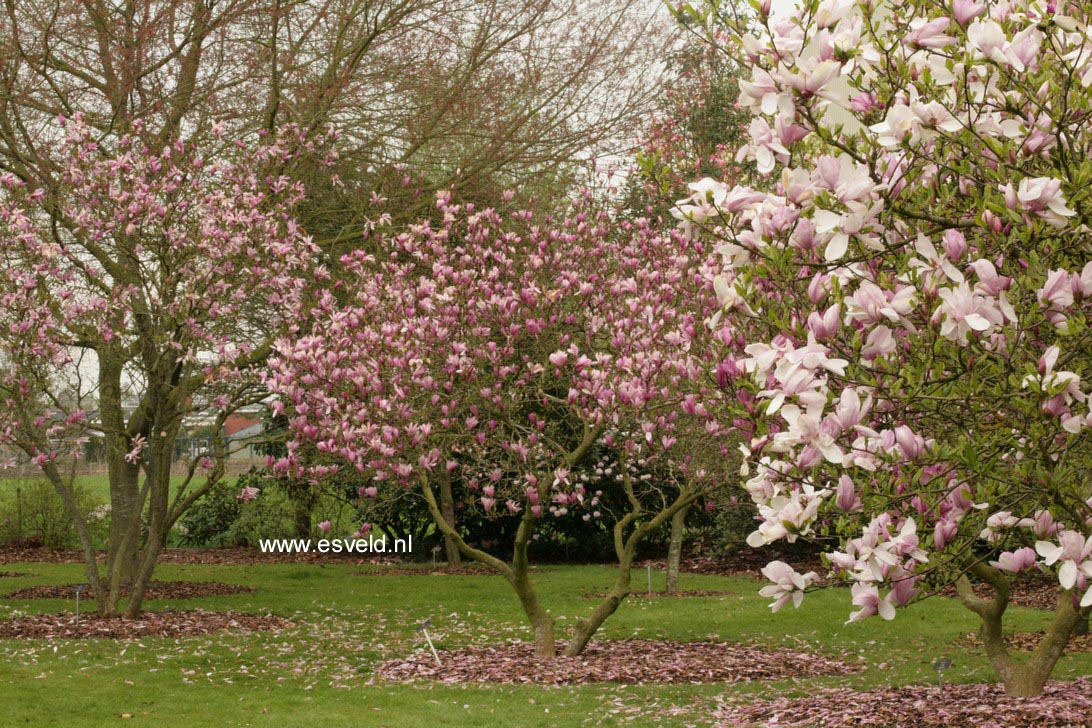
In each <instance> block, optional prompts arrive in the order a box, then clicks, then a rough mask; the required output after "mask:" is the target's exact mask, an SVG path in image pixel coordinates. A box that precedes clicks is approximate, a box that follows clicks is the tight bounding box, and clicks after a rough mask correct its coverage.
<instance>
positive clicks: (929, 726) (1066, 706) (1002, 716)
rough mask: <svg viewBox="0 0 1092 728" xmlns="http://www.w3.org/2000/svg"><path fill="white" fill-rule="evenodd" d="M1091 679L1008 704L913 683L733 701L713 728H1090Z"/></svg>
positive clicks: (1004, 699) (965, 689) (996, 690)
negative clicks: (715, 727)
mask: <svg viewBox="0 0 1092 728" xmlns="http://www.w3.org/2000/svg"><path fill="white" fill-rule="evenodd" d="M1090 716H1092V678H1087V677H1083V678H1081V679H1079V680H1076V681H1074V682H1062V681H1053V682H1050V683H1048V684H1047V686H1046V689H1045V690H1044V692H1043V694H1042V695H1041V696H1039V697H1037V698H1010V697H1008V696H1007V695H1005V691H1004V690H1003V689H1002V688H1001V686H1000V685H988V684H974V685H945V686H944V688H943V690H942V689H941V688H940V687H938V686H936V685H932V686H920V685H911V686H907V687H898V688H881V689H877V690H869V691H866V692H855V691H852V690H821V691H818V692H817V693H816V694H815V695H812V696H810V697H806V698H779V699H776V700H756V699H755V697H754V696H740V697H734V698H732V699H731V700H730V701H728V702H725V703H722V705H721V706H720V708H719V709H718V710H717V714H716V717H717V725H718V726H724V727H725V728H727V727H728V726H732V727H733V728H734V727H735V726H777V727H778V728H803V727H804V726H809V727H810V726H825V727H826V728H849V727H850V726H852V727H853V728H863V727H864V726H884V728H950V727H951V726H975V728H1078V727H1079V726H1088V725H1089V724H1090V722H1092V717H1090Z"/></svg>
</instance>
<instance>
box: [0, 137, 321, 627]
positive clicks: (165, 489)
mask: <svg viewBox="0 0 1092 728" xmlns="http://www.w3.org/2000/svg"><path fill="white" fill-rule="evenodd" d="M140 128H141V125H140V124H139V123H137V124H136V125H135V129H136V130H138V131H139V129H140ZM46 133H52V134H55V135H56V136H57V137H58V139H59V141H60V144H61V145H62V146H63V151H64V153H65V156H66V157H67V163H66V164H65V165H64V166H63V167H62V168H60V169H57V170H54V176H53V178H52V179H51V180H50V185H49V188H48V191H44V190H43V189H42V188H40V187H38V186H37V185H36V182H35V180H33V179H30V180H20V179H19V178H18V177H16V176H15V175H13V174H5V175H4V176H3V177H2V178H0V182H2V185H3V187H2V189H0V258H2V261H3V265H0V302H2V306H0V453H6V454H7V455H8V457H7V458H6V459H5V462H4V463H3V464H4V465H6V466H10V465H13V464H14V462H15V458H14V457H12V455H13V454H14V453H18V452H20V451H21V452H22V453H23V454H24V456H25V457H26V458H28V459H30V460H31V461H32V462H33V464H34V465H36V466H37V467H39V468H40V469H41V471H42V473H43V475H44V476H45V477H46V478H47V479H48V480H49V481H50V482H51V483H52V484H53V486H54V488H55V489H56V491H57V493H58V494H59V495H60V497H61V499H62V500H63V502H64V504H65V508H66V510H67V513H68V515H69V516H70V517H71V519H72V522H73V524H74V526H75V530H76V532H77V534H78V535H79V538H80V542H81V544H82V547H83V553H84V557H85V558H86V561H87V576H88V579H89V581H90V583H91V587H92V590H93V592H94V595H95V599H96V601H97V602H98V607H99V611H100V612H102V613H104V614H116V613H118V611H119V600H120V598H121V596H122V594H123V592H124V591H126V590H128V589H131V596H130V599H129V602H128V606H127V610H126V612H127V614H128V615H130V616H133V615H135V614H137V613H138V612H139V611H140V609H141V604H142V602H143V597H144V591H145V587H146V586H147V584H148V582H149V580H150V579H151V576H152V571H153V569H154V567H155V563H156V557H157V555H158V553H159V551H160V549H161V548H162V546H163V545H164V542H165V539H166V535H167V532H168V530H169V529H170V527H171V526H172V524H173V523H174V522H175V521H176V520H177V519H178V517H179V516H180V515H181V514H182V513H183V511H184V510H185V509H186V508H187V507H188V506H189V505H190V504H191V503H193V502H194V500H196V498H198V497H199V496H200V495H201V494H202V493H204V492H205V491H207V490H208V488H210V487H212V485H213V484H215V483H216V481H217V480H218V479H219V477H220V475H221V474H222V472H223V460H224V457H225V456H226V455H227V450H226V445H225V443H224V442H223V441H222V440H220V439H219V438H213V444H212V445H211V446H210V448H209V450H208V451H207V452H205V453H202V454H201V456H200V457H198V458H195V459H194V460H193V461H192V463H191V464H190V466H189V468H188V471H187V472H186V473H185V477H184V479H183V480H182V481H181V482H179V483H176V484H175V486H174V487H173V488H172V487H171V466H172V462H173V460H174V453H175V444H176V441H177V439H178V436H179V433H180V430H181V428H182V426H183V419H184V418H185V417H187V416H188V415H191V414H193V413H196V412H203V413H204V415H205V417H206V418H211V421H212V422H213V423H215V424H214V427H213V429H214V430H219V429H220V426H221V425H222V424H223V421H224V419H225V418H226V417H227V415H228V414H230V413H231V412H232V411H234V410H235V409H237V408H238V407H239V406H240V405H242V404H246V403H249V402H254V401H258V400H260V399H261V397H262V396H263V390H262V389H261V387H260V384H259V382H258V379H257V376H256V374H255V373H254V371H253V370H254V368H255V366H256V365H258V364H260V363H261V362H263V361H264V358H265V356H266V355H267V354H268V352H269V347H270V343H271V341H272V339H273V337H274V336H275V335H276V334H277V332H278V331H279V325H280V320H281V312H282V311H286V310H292V309H293V308H295V307H297V306H298V301H299V297H300V295H301V291H302V290H303V288H304V285H305V284H306V283H307V282H309V280H310V278H311V273H309V270H310V261H311V257H312V254H313V253H314V250H313V246H312V245H311V243H310V241H309V240H308V239H307V238H306V237H305V236H304V235H303V234H302V233H301V231H300V230H299V229H297V227H296V226H295V224H294V223H293V222H292V219H291V217H290V214H289V213H290V211H291V206H292V204H293V203H294V202H295V201H296V200H297V199H298V197H299V191H298V190H297V189H296V188H295V187H294V186H293V185H291V184H289V183H288V182H287V181H286V180H284V179H282V178H277V177H268V178H267V177H265V176H261V175H259V174H258V170H259V169H262V168H266V167H276V166H278V165H280V164H281V163H282V162H283V155H284V154H286V153H287V152H285V148H284V147H283V146H282V145H280V144H272V145H268V146H265V147H262V148H261V149H258V150H254V151H249V152H248V151H246V150H245V149H240V150H238V154H237V155H236V156H237V157H238V159H237V160H236V161H234V162H229V161H223V160H219V161H206V160H203V159H202V157H201V154H200V150H199V149H197V148H195V147H193V146H192V145H189V144H186V143H184V142H182V141H177V142H174V143H172V144H170V145H168V146H164V147H152V146H149V145H147V144H146V143H145V142H143V141H141V139H140V138H139V137H138V136H136V135H133V136H126V137H123V138H121V139H120V141H118V143H117V146H116V147H113V148H109V149H107V148H100V146H99V145H98V144H97V143H96V142H95V140H94V138H93V137H92V135H91V133H90V132H89V130H88V128H87V127H86V126H85V125H84V124H83V123H82V121H81V120H80V119H78V118H77V119H75V120H69V121H67V122H65V121H64V120H62V121H61V123H60V126H57V127H53V128H51V129H48V130H47V131H46ZM297 141H298V140H297ZM318 274H319V276H320V277H321V269H319V271H318ZM129 403H131V404H129ZM90 437H96V438H101V441H102V443H103V450H104V452H105V458H106V463H107V467H108V472H109V481H110V506H111V519H110V533H109V541H108V544H107V552H106V562H105V565H104V567H102V568H100V567H99V566H98V565H97V564H96V554H95V550H94V548H95V544H94V543H93V542H92V540H91V536H90V533H89V530H88V524H87V521H86V519H85V517H84V514H83V513H81V511H80V510H79V508H78V507H77V504H76V497H75V491H74V473H75V470H74V469H73V468H70V467H67V465H68V464H69V463H71V462H72V461H73V460H75V459H76V458H78V457H79V456H80V454H81V453H82V452H83V447H82V446H83V443H84V442H85V441H86V440H87V438H90ZM195 476H197V477H195ZM202 476H203V479H202Z"/></svg>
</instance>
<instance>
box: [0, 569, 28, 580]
mask: <svg viewBox="0 0 1092 728" xmlns="http://www.w3.org/2000/svg"><path fill="white" fill-rule="evenodd" d="M20 576H27V574H24V573H23V572H21V571H0V579H18V578H19V577H20Z"/></svg>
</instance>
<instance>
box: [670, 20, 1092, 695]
mask: <svg viewBox="0 0 1092 728" xmlns="http://www.w3.org/2000/svg"><path fill="white" fill-rule="evenodd" d="M1089 11H1090V7H1089V5H1088V4H1087V3H1064V2H1057V3H1056V2H1031V3H1028V2H1022V1H1018V2H997V3H992V4H984V3H980V2H975V1H974V0H955V2H954V4H951V5H949V4H948V3H939V2H924V1H920V2H919V1H913V0H912V1H908V2H887V3H882V4H876V5H873V4H870V3H867V2H860V3H857V2H827V1H824V2H818V1H809V2H803V3H801V4H798V6H797V7H796V8H795V9H794V10H793V12H792V13H790V14H789V16H787V17H784V18H781V19H776V18H773V17H771V16H770V14H769V4H768V3H766V4H765V5H762V6H759V7H757V12H758V22H757V26H756V27H757V28H758V30H756V31H754V32H753V33H748V32H746V31H745V30H744V29H742V28H741V29H740V32H739V33H738V34H737V36H736V37H735V42H736V44H737V45H735V46H733V49H734V51H735V52H737V53H739V54H741V55H743V56H745V57H746V60H747V61H749V62H750V64H751V65H752V67H753V70H752V73H751V76H750V78H749V79H747V80H745V81H741V83H740V87H741V96H740V99H741V103H743V104H744V105H746V106H747V107H748V108H749V109H750V110H751V112H752V113H753V114H754V120H753V121H752V122H751V125H750V143H749V145H748V147H747V149H748V152H747V153H748V154H749V155H750V156H751V157H752V158H753V159H754V160H755V162H756V165H757V167H758V169H759V170H760V171H761V172H763V173H766V174H768V175H769V177H768V181H767V182H766V184H763V185H759V186H757V188H755V189H751V188H746V187H740V186H735V187H729V186H728V185H726V184H721V183H718V182H715V181H712V180H704V181H702V182H701V183H698V184H695V185H693V193H694V194H693V196H692V197H690V198H689V199H687V200H685V201H683V202H682V203H681V204H680V206H679V208H678V213H679V215H680V216H681V217H683V218H684V225H685V226H686V227H687V228H689V229H690V230H691V231H694V233H695V234H699V230H701V229H704V230H705V231H708V233H710V234H711V235H712V236H713V237H715V238H716V239H718V240H719V241H720V252H721V254H722V256H723V265H722V270H721V273H720V277H719V278H718V280H717V283H716V289H717V292H718V295H719V298H720V301H721V303H722V305H723V307H724V311H725V312H726V315H727V316H728V318H729V319H730V320H732V321H734V322H735V326H736V328H737V330H738V332H739V333H740V334H741V336H742V338H743V339H744V346H743V347H741V348H737V349H734V350H732V349H728V350H727V351H726V354H725V357H724V359H723V361H722V362H721V363H720V365H719V366H720V368H719V372H720V375H721V377H722V378H723V380H724V382H725V384H726V385H727V386H728V387H729V388H730V389H731V390H733V391H734V393H735V395H736V396H735V404H734V405H733V408H732V409H733V410H735V414H736V415H737V416H738V417H740V418H743V419H746V420H747V421H748V423H749V424H748V427H749V428H750V436H751V440H750V443H749V444H748V445H747V446H746V448H745V451H744V456H745V467H746V469H747V470H746V473H745V475H747V476H748V479H747V480H746V483H745V487H746V489H747V491H748V492H749V493H750V495H751V497H752V498H753V499H754V501H755V503H756V504H757V505H758V508H759V512H760V518H761V524H760V525H759V527H758V529H757V530H756V531H755V532H754V533H753V534H752V535H751V537H750V539H749V542H750V543H751V545H753V546H762V545H764V544H768V543H772V542H775V541H779V540H782V539H784V540H786V541H794V540H796V539H798V538H806V537H809V536H810V535H812V534H815V533H820V532H833V533H834V534H836V535H838V536H840V537H841V547H840V549H837V550H835V551H833V552H831V553H829V554H827V557H828V558H829V562H830V565H831V567H832V570H833V572H834V574H836V575H838V576H841V577H843V578H844V579H846V580H848V581H849V582H850V583H851V584H852V590H851V592H850V594H851V598H852V601H853V604H854V605H855V606H856V611H854V612H853V613H852V615H851V616H850V621H855V620H860V619H864V618H866V617H871V616H875V615H879V616H880V617H882V618H884V619H893V618H895V616H896V608H897V607H899V606H902V605H905V604H907V603H909V602H911V601H913V600H914V599H915V598H916V597H918V596H919V595H923V594H925V593H927V592H928V591H929V590H931V589H935V588H937V587H939V586H941V585H943V584H947V583H952V582H954V583H955V584H956V586H957V587H958V593H959V596H960V598H961V600H962V603H963V604H964V605H965V606H966V607H967V608H968V609H970V610H971V611H973V612H974V613H975V614H976V615H978V617H980V618H981V622H982V627H981V630H980V632H979V634H980V635H981V637H982V639H983V641H984V643H985V647H986V651H987V653H988V656H989V659H990V661H991V663H992V665H993V666H994V668H995V670H996V671H997V674H998V675H999V676H1000V678H1001V679H1002V680H1003V682H1004V685H1005V689H1006V691H1007V692H1009V693H1010V694H1012V695H1024V696H1027V695H1036V694H1038V693H1040V692H1041V691H1042V689H1043V685H1044V682H1045V681H1046V679H1047V677H1048V676H1049V674H1050V672H1051V670H1052V668H1053V666H1054V665H1055V663H1056V662H1057V660H1058V659H1059V657H1060V656H1061V654H1062V650H1063V648H1064V646H1065V644H1066V640H1067V638H1068V637H1069V635H1070V633H1071V632H1072V631H1073V629H1074V626H1075V625H1077V624H1078V621H1079V620H1080V619H1081V617H1082V614H1083V615H1086V614H1087V612H1088V609H1089V607H1090V606H1092V589H1090V587H1092V584H1090V577H1092V538H1089V536H1090V534H1092V501H1090V500H1089V496H1092V490H1090V489H1092V481H1090V480H1089V476H1088V473H1089V465H1090V458H1089V443H1090V438H1092V435H1090V429H1089V428H1090V427H1092V415H1090V414H1089V392H1090V386H1089V384H1088V383H1087V382H1086V380H1085V379H1084V378H1083V377H1084V375H1087V373H1088V371H1087V370H1088V367H1089V365H1090V363H1092V362H1090V356H1089V354H1090V352H1092V345H1090V336H1092V334H1090V331H1089V328H1088V326H1087V322H1088V316H1089V309H1090V307H1092V263H1090V262H1089V251H1090V248H1089V243H1088V234H1089V228H1088V223H1089V222H1090V221H1092V207H1090V204H1089V196H1088V187H1089V183H1090V182H1092V162H1089V154H1090V150H1092V131H1090V129H1089V126H1088V123H1087V122H1088V119H1089V111H1090V109H1092V95H1090V93H1089V89H1088V86H1089V83H1090V82H1092V37H1090V35H1089V32H1090V30H1089V28H1088V27H1087V26H1086V22H1087V21H1088V20H1089ZM740 424H742V422H741V423H740ZM1028 570H1039V571H1042V572H1045V573H1046V574H1049V575H1051V576H1052V577H1053V578H1054V579H1056V581H1057V587H1058V599H1057V606H1056V610H1055V614H1054V618H1053V621H1052V622H1051V624H1050V626H1049V627H1048V628H1047V630H1046V634H1045V636H1044V637H1043V639H1042V641H1041V643H1040V645H1039V646H1038V648H1037V649H1036V650H1035V651H1034V652H1033V653H1032V654H1031V655H1030V657H1029V659H1027V660H1026V661H1018V660H1016V659H1014V658H1013V656H1012V655H1011V654H1010V653H1009V651H1008V650H1007V648H1006V646H1005V642H1004V640H1003V637H1002V621H1003V617H1004V613H1005V609H1006V607H1007V606H1008V603H1009V597H1010V589H1011V584H1012V580H1013V578H1014V577H1015V576H1016V575H1017V574H1020V573H1022V572H1025V571H1028ZM764 573H765V574H766V576H768V577H769V578H770V579H771V580H772V581H773V585H771V586H768V587H766V588H765V589H764V590H763V593H764V594H766V595H768V596H773V597H776V601H775V602H774V604H773V605H772V606H773V608H774V609H775V610H776V609H779V608H781V607H782V606H784V605H785V604H787V603H789V602H792V603H793V604H794V605H797V606H799V605H800V603H801V600H802V597H803V596H804V592H805V591H806V590H807V589H808V588H809V587H811V586H812V585H813V584H814V582H815V581H816V579H817V575H816V574H815V573H808V574H799V573H796V572H794V571H793V570H792V569H791V568H790V567H789V566H787V565H785V564H783V563H780V562H774V563H771V564H770V565H769V566H768V567H767V568H766V569H765V571H764ZM974 581H979V582H984V583H985V585H988V589H987V590H985V591H979V592H976V591H975V590H974V589H973V588H972V586H973V582H974ZM983 594H984V596H983Z"/></svg>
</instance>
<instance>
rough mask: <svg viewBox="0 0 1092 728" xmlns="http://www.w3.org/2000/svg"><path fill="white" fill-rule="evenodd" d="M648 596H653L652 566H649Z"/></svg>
mask: <svg viewBox="0 0 1092 728" xmlns="http://www.w3.org/2000/svg"><path fill="white" fill-rule="evenodd" d="M648 595H649V596H652V564H649V565H648Z"/></svg>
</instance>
